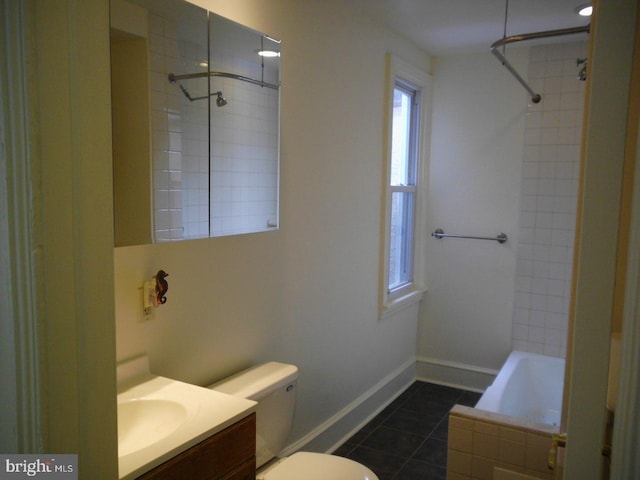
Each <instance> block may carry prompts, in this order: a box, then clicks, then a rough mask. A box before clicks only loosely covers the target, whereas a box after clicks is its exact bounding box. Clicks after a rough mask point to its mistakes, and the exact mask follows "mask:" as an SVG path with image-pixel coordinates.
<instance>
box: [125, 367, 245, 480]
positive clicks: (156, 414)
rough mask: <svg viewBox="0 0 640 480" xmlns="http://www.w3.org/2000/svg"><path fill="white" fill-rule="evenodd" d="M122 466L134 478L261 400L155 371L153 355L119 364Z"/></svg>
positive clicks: (239, 416) (128, 477) (221, 427)
mask: <svg viewBox="0 0 640 480" xmlns="http://www.w3.org/2000/svg"><path fill="white" fill-rule="evenodd" d="M117 404H118V470H119V478H120V480H132V479H135V478H138V477H139V476H140V475H142V474H143V473H145V472H148V471H149V470H151V469H153V468H154V467H157V466H158V465H161V464H162V463H164V462H166V461H167V460H169V459H170V458H173V457H175V456H176V455H178V454H180V453H182V452H184V451H186V450H188V449H189V448H191V447H193V446H195V445H197V444H198V443H200V442H201V441H203V440H205V439H206V438H209V437H210V436H212V435H215V434H216V433H219V432H221V431H222V430H224V429H225V428H227V427H229V426H231V425H232V424H234V423H235V422H237V421H238V420H241V419H242V418H245V417H246V416H247V415H249V414H250V413H252V412H254V411H255V406H256V403H255V402H253V401H251V400H246V399H243V398H237V397H233V396H231V395H227V394H224V393H221V392H216V391H214V390H210V389H208V388H203V387H200V386H197V385H191V384H188V383H184V382H180V381H178V380H173V379H170V378H166V377H160V376H157V375H153V374H151V373H150V372H149V370H148V359H147V358H146V356H145V357H139V358H136V359H133V360H131V361H128V362H124V363H122V364H120V365H118V399H117Z"/></svg>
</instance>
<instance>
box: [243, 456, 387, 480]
mask: <svg viewBox="0 0 640 480" xmlns="http://www.w3.org/2000/svg"><path fill="white" fill-rule="evenodd" d="M302 479H304V480H328V479H331V480H378V477H377V476H376V474H375V473H373V472H372V471H371V470H369V469H368V468H367V467H365V466H364V465H361V464H359V463H358V462H354V461H353V460H349V459H348V458H343V457H338V456H335V455H327V454H323V453H310V452H298V453H294V454H293V455H291V456H290V457H288V458H285V459H284V460H282V461H280V462H278V463H277V464H276V465H275V466H274V467H273V468H269V469H268V470H266V471H264V472H262V473H261V474H258V476H257V477H256V480H302Z"/></svg>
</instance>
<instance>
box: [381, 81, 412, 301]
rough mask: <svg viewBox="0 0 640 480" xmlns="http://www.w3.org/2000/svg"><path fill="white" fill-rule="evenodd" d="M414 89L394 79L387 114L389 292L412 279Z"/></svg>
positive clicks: (400, 288)
mask: <svg viewBox="0 0 640 480" xmlns="http://www.w3.org/2000/svg"><path fill="white" fill-rule="evenodd" d="M417 97H418V92H417V91H416V90H414V89H412V88H411V87H409V86H405V84H404V82H400V81H398V80H396V84H395V88H394V90H393V110H392V115H391V168H390V170H391V171H390V175H389V177H390V181H389V190H390V193H391V219H390V220H391V221H390V223H389V225H390V232H389V283H388V285H387V290H388V293H389V294H393V293H395V292H398V291H400V290H403V289H405V288H406V287H408V286H410V285H411V283H412V282H413V263H412V262H413V248H414V228H413V225H414V215H415V210H416V209H415V201H416V170H417V161H416V160H417V158H416V153H417V148H416V147H417V136H416V133H417V126H418V125H417V121H418V120H417V119H418V116H417V112H418V110H419V105H418V103H417V102H416V100H417Z"/></svg>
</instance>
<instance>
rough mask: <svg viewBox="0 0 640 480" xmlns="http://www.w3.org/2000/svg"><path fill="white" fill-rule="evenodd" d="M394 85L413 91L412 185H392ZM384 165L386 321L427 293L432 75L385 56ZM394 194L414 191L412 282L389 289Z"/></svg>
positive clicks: (382, 293)
mask: <svg viewBox="0 0 640 480" xmlns="http://www.w3.org/2000/svg"><path fill="white" fill-rule="evenodd" d="M396 86H400V87H401V88H403V89H405V90H409V91H415V92H416V101H417V105H416V106H417V116H416V118H415V119H414V120H412V128H413V129H414V131H413V132H412V134H414V135H417V138H416V139H415V142H413V145H415V157H416V165H415V172H414V176H415V179H414V180H415V181H414V183H415V185H409V186H404V187H402V186H392V185H391V162H392V135H393V101H394V91H395V89H396ZM385 102H386V105H385V111H386V115H385V124H386V125H385V127H386V136H385V137H386V144H385V163H384V174H385V175H384V195H383V199H384V204H383V220H384V222H383V229H384V236H383V242H382V250H381V261H382V265H383V267H382V269H381V279H380V317H381V319H385V318H387V317H390V316H392V315H393V314H395V313H396V312H397V311H399V310H401V309H404V308H406V307H408V306H411V305H414V304H416V303H418V302H419V301H420V300H422V298H423V296H424V293H425V292H426V278H425V269H426V265H425V253H424V252H425V247H426V239H427V237H428V236H427V232H426V218H425V216H426V211H427V208H426V199H427V195H426V190H427V185H428V152H429V137H430V117H431V111H430V107H431V76H430V75H428V74H427V73H426V72H424V71H422V70H420V69H418V68H416V67H414V66H413V65H411V64H409V63H407V62H405V61H403V60H401V59H400V58H398V57H396V56H394V55H392V54H388V55H387V89H386V99H385ZM394 191H413V192H414V202H413V203H414V212H413V222H412V223H413V235H412V238H413V245H412V260H411V270H412V280H411V281H410V282H408V283H407V284H405V285H403V286H401V287H399V288H397V289H394V290H389V273H390V272H389V267H390V247H391V206H392V195H393V193H394Z"/></svg>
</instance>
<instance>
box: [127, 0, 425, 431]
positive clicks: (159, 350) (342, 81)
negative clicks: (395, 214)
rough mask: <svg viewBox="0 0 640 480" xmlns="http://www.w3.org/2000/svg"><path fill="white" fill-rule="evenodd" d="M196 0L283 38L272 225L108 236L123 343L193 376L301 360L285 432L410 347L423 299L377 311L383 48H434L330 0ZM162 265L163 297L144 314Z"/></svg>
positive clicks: (390, 367)
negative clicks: (190, 235) (149, 241)
mask: <svg viewBox="0 0 640 480" xmlns="http://www.w3.org/2000/svg"><path fill="white" fill-rule="evenodd" d="M199 3H200V4H202V5H204V6H206V7H208V8H209V9H210V10H212V11H214V12H216V13H219V14H221V15H223V16H226V17H228V18H231V19H232V20H235V21H239V22H242V23H245V24H246V25H248V26H250V27H252V28H255V29H259V30H262V31H265V32H268V33H269V34H271V35H274V36H276V37H278V38H281V39H282V40H283V47H282V52H283V54H282V55H283V56H282V65H283V72H282V117H281V128H282V130H281V135H282V144H281V151H282V161H281V198H280V200H281V210H280V222H281V228H280V230H279V231H277V232H268V233H262V234H255V235H247V236H235V237H226V238H216V239H210V240H194V241H188V242H182V243H175V244H162V245H154V246H141V247H124V248H118V249H116V250H115V255H114V257H115V276H116V311H117V356H118V359H120V360H122V359H125V358H128V357H130V356H132V355H135V354H137V353H141V352H147V353H148V354H149V355H150V359H151V366H152V369H153V370H154V371H155V372H156V373H158V374H163V375H166V376H170V377H174V378H179V379H182V380H185V381H189V382H194V383H199V384H206V383H208V382H211V381H213V380H215V379H218V378H221V377H223V376H225V375H228V374H230V373H232V372H234V371H236V370H238V369H240V368H243V367H245V366H248V365H250V364H253V363H256V362H260V361H264V360H268V359H275V360H280V361H285V362H291V363H294V364H296V365H298V366H299V367H300V370H301V377H300V380H299V393H298V411H297V416H296V424H295V427H294V433H293V435H292V437H291V441H294V440H297V439H299V438H301V437H303V436H304V435H306V434H308V433H309V432H310V431H311V430H313V429H314V428H316V427H317V426H318V425H320V424H321V423H322V422H323V421H325V420H327V419H328V418H329V417H331V416H333V415H335V414H336V413H337V412H339V411H340V409H342V408H344V407H346V406H347V405H348V404H349V403H350V402H353V401H354V400H355V399H356V398H358V396H359V395H361V394H363V393H365V392H366V391H368V390H369V389H371V388H373V387H374V386H376V385H377V384H378V382H380V381H381V380H382V379H384V378H385V377H387V376H388V375H389V374H391V373H392V372H394V371H396V370H397V369H398V368H400V367H402V366H406V365H407V364H411V363H412V361H413V359H414V357H415V348H416V347H415V334H416V329H417V308H409V309H406V310H404V311H402V312H400V313H398V314H397V315H396V316H395V317H394V318H391V319H389V320H385V321H384V322H381V321H379V319H378V311H377V306H378V298H377V294H378V284H377V283H378V262H379V257H380V252H379V248H380V222H381V202H382V198H381V186H382V166H383V150H382V147H383V138H382V137H383V132H384V130H383V128H384V125H383V111H384V110H383V107H384V91H385V85H384V78H385V55H386V53H387V52H389V51H390V52H393V53H395V54H397V55H399V56H400V57H402V58H404V59H405V60H407V61H409V62H411V63H413V64H415V65H416V66H418V67H421V68H423V69H425V70H428V69H429V67H430V65H429V57H428V56H427V55H426V54H424V53H423V52H421V51H419V50H418V49H416V48H415V47H413V46H412V45H410V44H408V43H406V42H404V41H402V40H400V39H399V38H398V37H397V36H394V35H392V34H390V33H389V32H387V31H385V30H381V29H379V28H377V27H376V26H374V25H373V24H371V23H370V22H369V21H367V20H366V19H363V18H359V17H356V16H354V15H352V14H350V13H349V12H348V11H346V10H345V7H343V6H342V5H341V2H338V1H332V2H297V1H293V0H277V1H271V2H261V1H259V0H242V1H234V2H228V1H222V0H210V1H204V0H201V1H200V2H199ZM160 268H163V269H165V270H166V271H167V272H169V274H170V276H169V277H168V279H167V280H168V281H169V291H168V295H167V297H168V302H167V304H166V305H165V306H162V307H161V308H159V309H157V310H156V312H155V319H154V320H153V321H151V322H147V323H138V322H137V319H136V317H137V306H138V290H137V287H138V286H139V285H141V284H142V281H143V280H145V279H147V278H150V277H151V276H152V275H153V274H155V272H156V271H157V270H158V269H160Z"/></svg>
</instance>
